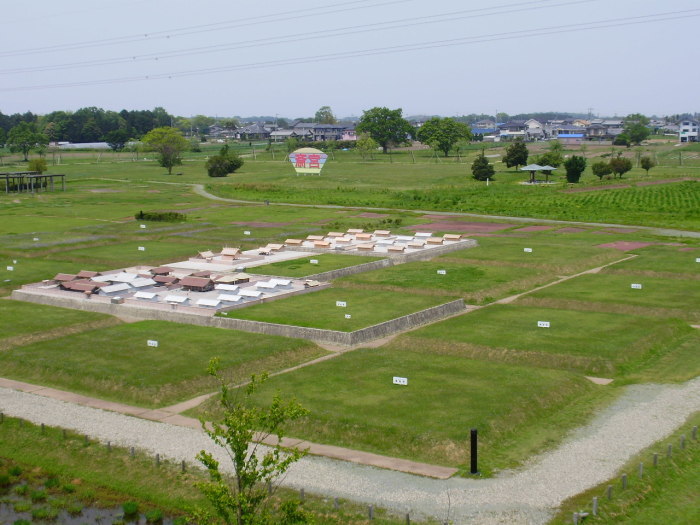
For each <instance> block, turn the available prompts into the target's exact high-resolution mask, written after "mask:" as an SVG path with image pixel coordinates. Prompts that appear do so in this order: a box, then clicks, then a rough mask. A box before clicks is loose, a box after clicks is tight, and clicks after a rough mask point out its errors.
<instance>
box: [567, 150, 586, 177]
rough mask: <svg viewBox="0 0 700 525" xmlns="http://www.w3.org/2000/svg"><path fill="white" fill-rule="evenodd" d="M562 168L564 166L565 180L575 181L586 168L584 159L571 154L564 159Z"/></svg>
mask: <svg viewBox="0 0 700 525" xmlns="http://www.w3.org/2000/svg"><path fill="white" fill-rule="evenodd" d="M564 168H566V180H567V182H573V183H576V182H578V181H579V179H581V174H582V173H583V170H585V169H586V159H585V158H584V157H579V156H578V155H573V156H572V157H571V158H569V159H566V161H565V162H564Z"/></svg>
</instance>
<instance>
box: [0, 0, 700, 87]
mask: <svg viewBox="0 0 700 525" xmlns="http://www.w3.org/2000/svg"><path fill="white" fill-rule="evenodd" d="M697 16H700V9H686V10H682V11H670V12H665V13H655V14H651V15H640V16H635V17H624V18H613V19H608V20H599V21H595V22H584V23H579V24H566V25H559V26H550V27H544V28H538V29H526V30H521V31H509V32H506V33H493V34H489V35H479V36H474V37H462V38H453V39H447V40H434V41H429V42H421V43H416V44H404V45H398V46H389V47H380V48H372V49H364V50H356V51H346V52H341V53H329V54H324V55H314V56H308V57H297V58H289V59H279V60H271V61H266V62H251V63H248V64H238V65H232V66H220V67H214V68H204V69H194V70H186V71H177V72H171V73H158V74H154V75H145V76H144V75H139V76H131V77H119V78H109V79H101V80H87V81H78V82H68V83H60V84H43V85H33V86H17V87H5V88H0V92H8V91H20V90H21V91H29V90H42V89H54V88H65V87H83V86H93V85H103V84H117V83H128V82H138V81H144V80H162V79H173V78H183V77H190V76H199V75H209V74H215V73H223V72H227V71H240V70H250V69H261V68H269V67H279V66H286V65H297V64H305V63H312V62H327V61H333V60H342V59H347V58H357V57H365V56H375V55H385V54H396V53H405V52H410V51H422V50H426V49H436V48H444V47H453V46H458V45H471V44H478V43H484V42H496V41H504V40H515V39H521V38H533V37H538V36H545V35H553V34H560V33H571V32H580V31H590V30H593V29H606V28H616V27H624V26H632V25H639V24H648V23H654V22H665V21H670V20H678V19H681V18H691V17H697Z"/></svg>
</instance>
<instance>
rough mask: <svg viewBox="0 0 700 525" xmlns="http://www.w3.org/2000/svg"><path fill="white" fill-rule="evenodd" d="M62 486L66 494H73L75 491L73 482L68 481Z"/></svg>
mask: <svg viewBox="0 0 700 525" xmlns="http://www.w3.org/2000/svg"><path fill="white" fill-rule="evenodd" d="M61 488H62V489H63V492H65V493H66V494H73V493H74V492H75V485H73V484H71V483H66V484H65V485H63V487H61Z"/></svg>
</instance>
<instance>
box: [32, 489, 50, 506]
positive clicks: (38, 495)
mask: <svg viewBox="0 0 700 525" xmlns="http://www.w3.org/2000/svg"><path fill="white" fill-rule="evenodd" d="M29 497H30V498H31V500H32V501H33V502H34V503H36V502H37V501H46V491H45V490H35V491H33V492H32V493H31V495H30V496H29Z"/></svg>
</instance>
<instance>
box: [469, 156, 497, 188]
mask: <svg viewBox="0 0 700 525" xmlns="http://www.w3.org/2000/svg"><path fill="white" fill-rule="evenodd" d="M494 173H495V170H494V169H493V166H492V165H491V163H490V162H489V159H487V158H486V155H484V150H481V153H480V154H479V155H478V156H477V157H476V159H474V162H472V176H473V177H474V178H475V179H476V180H482V181H483V180H488V179H490V178H491V177H493V174H494Z"/></svg>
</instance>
